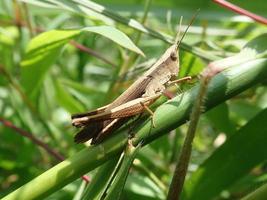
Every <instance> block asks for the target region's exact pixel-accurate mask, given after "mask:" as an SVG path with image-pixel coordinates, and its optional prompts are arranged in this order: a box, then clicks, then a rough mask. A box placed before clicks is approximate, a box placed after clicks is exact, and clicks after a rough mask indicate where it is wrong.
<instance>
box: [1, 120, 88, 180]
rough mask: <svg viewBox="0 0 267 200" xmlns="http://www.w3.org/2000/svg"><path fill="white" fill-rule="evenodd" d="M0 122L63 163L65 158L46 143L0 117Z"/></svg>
mask: <svg viewBox="0 0 267 200" xmlns="http://www.w3.org/2000/svg"><path fill="white" fill-rule="evenodd" d="M0 122H2V124H3V125H4V126H6V127H8V128H11V129H13V130H14V131H15V132H16V133H19V134H20V135H22V136H24V137H26V138H28V139H30V140H31V141H32V142H33V143H34V144H36V145H38V146H40V147H42V148H43V149H45V150H46V151H47V152H48V153H49V154H50V155H52V156H54V157H55V158H56V159H57V160H59V161H63V160H64V159H65V158H64V156H62V155H61V154H60V153H58V152H57V151H55V150H53V149H51V148H50V147H49V146H48V145H47V144H46V143H44V142H43V141H42V140H39V139H38V138H36V137H34V135H33V134H32V133H30V132H28V131H25V130H23V129H21V128H19V127H17V126H15V125H14V124H13V123H12V122H10V121H8V120H5V119H3V118H1V117H0ZM82 179H83V180H84V181H85V182H86V183H89V182H90V180H89V177H88V176H82Z"/></svg>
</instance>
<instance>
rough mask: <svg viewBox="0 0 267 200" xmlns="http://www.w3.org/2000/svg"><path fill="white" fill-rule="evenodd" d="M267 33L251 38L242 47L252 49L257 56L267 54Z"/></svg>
mask: <svg viewBox="0 0 267 200" xmlns="http://www.w3.org/2000/svg"><path fill="white" fill-rule="evenodd" d="M266 46H267V33H264V34H262V35H259V36H258V37H256V38H254V39H253V40H251V41H249V42H248V43H247V44H246V45H245V46H244V47H243V49H253V50H254V52H255V56H257V58H260V57H266V56H267V49H266Z"/></svg>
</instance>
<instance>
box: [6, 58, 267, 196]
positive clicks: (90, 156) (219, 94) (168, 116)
mask: <svg viewBox="0 0 267 200" xmlns="http://www.w3.org/2000/svg"><path fill="white" fill-rule="evenodd" d="M266 79H267V59H258V60H254V61H250V62H247V63H245V64H242V65H238V66H235V67H231V68H228V69H227V70H225V71H224V72H222V73H220V74H217V75H216V76H215V77H214V78H213V79H212V80H211V82H210V83H209V86H208V90H207V99H206V101H205V111H208V110H209V109H211V108H212V107H214V106H216V105H218V104H220V103H222V102H224V101H225V100H227V99H229V98H231V97H233V96H235V95H237V94H239V93H240V92H242V91H244V90H245V89H247V88H249V87H252V86H253V85H255V84H257V83H259V82H261V81H263V80H266ZM198 88H199V85H196V86H195V87H193V88H192V89H191V90H189V91H187V92H185V93H184V94H181V95H179V96H177V97H175V98H173V99H172V100H170V101H168V102H166V103H165V104H163V105H162V106H160V107H159V108H158V109H157V110H156V112H155V116H154V117H155V124H156V127H155V128H152V125H151V120H149V119H148V120H147V121H144V122H142V123H141V124H140V125H139V126H138V127H137V129H135V132H136V137H135V138H134V144H137V143H138V142H140V141H141V140H143V139H144V142H145V143H148V142H150V141H152V140H154V139H156V138H158V137H160V136H162V135H163V134H166V133H168V132H169V131H170V130H172V129H174V128H176V127H178V126H180V125H181V124H183V123H184V122H185V121H186V120H187V119H188V116H189V114H190V110H191V108H192V105H193V103H194V101H195V98H196V95H197V93H198ZM126 142H127V134H125V132H123V131H119V132H118V133H117V134H114V136H113V137H111V138H110V139H108V140H106V141H105V142H104V143H103V144H101V145H97V146H92V147H88V148H86V149H84V150H82V151H80V152H78V153H77V154H75V155H74V156H73V157H71V158H69V159H67V160H65V161H63V162H61V163H59V164H58V165H56V166H55V167H53V168H51V169H49V170H47V171H46V172H44V173H43V174H41V175H40V176H38V177H36V178H35V179H33V180H32V181H30V182H29V183H27V184H25V185H23V186H22V187H20V188H19V189H17V190H15V191H14V192H12V193H10V194H9V195H8V196H6V197H4V198H3V200H15V199H18V198H19V199H40V198H42V197H46V196H48V195H50V194H52V193H53V192H55V191H57V190H58V189H59V188H62V187H63V186H65V185H67V184H68V183H70V182H72V181H74V180H75V179H77V178H79V177H80V176H81V175H83V174H85V173H87V172H89V171H91V170H93V169H95V168H96V167H98V166H99V165H101V164H103V163H104V162H105V161H107V160H109V159H113V157H114V156H115V155H117V154H119V153H120V152H121V151H122V150H123V148H124V146H125V144H126Z"/></svg>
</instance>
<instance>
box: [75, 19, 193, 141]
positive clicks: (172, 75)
mask: <svg viewBox="0 0 267 200" xmlns="http://www.w3.org/2000/svg"><path fill="white" fill-rule="evenodd" d="M194 18H195V16H194V17H193V18H192V20H191V22H190V24H189V25H188V26H187V28H186V30H185V32H184V34H183V35H182V37H181V39H180V40H179V32H178V34H177V36H176V39H175V42H174V44H173V45H171V46H170V47H169V48H168V49H167V50H166V51H165V53H164V54H163V55H162V56H161V57H160V59H159V60H158V61H157V62H156V63H155V64H153V65H152V67H151V68H150V69H149V70H148V71H147V72H145V73H144V74H143V75H142V76H141V77H140V78H138V79H137V81H135V82H134V83H133V84H132V85H131V86H130V87H129V88H128V89H127V90H126V91H125V92H123V93H122V94H121V95H120V96H119V97H118V98H117V99H115V100H114V101H113V102H112V103H111V104H109V105H106V106H104V107H101V108H98V109H97V110H94V111H91V112H87V113H79V114H74V115H72V125H73V126H75V127H79V128H81V127H82V128H83V129H82V130H81V131H80V132H78V133H77V134H76V135H75V137H74V141H75V142H77V143H81V142H86V141H87V140H89V139H92V142H91V143H92V144H96V143H100V142H101V141H102V140H103V139H104V138H105V137H106V136H107V135H108V134H109V133H110V132H112V131H113V130H115V129H117V128H119V127H120V126H121V125H122V124H123V123H124V122H126V121H127V120H128V119H129V118H130V117H131V116H134V115H137V114H140V113H142V112H144V111H145V110H147V111H148V112H149V113H151V114H152V124H153V125H154V121H153V112H152V111H151V110H150V109H149V108H148V106H149V105H151V104H152V103H153V102H154V101H155V100H156V99H157V98H158V97H160V95H161V94H162V92H163V91H164V90H165V89H166V86H168V85H169V84H171V83H174V82H179V81H181V80H176V81H172V80H174V79H176V76H177V74H178V72H179V57H178V53H179V52H178V51H179V45H180V43H181V41H182V39H183V37H184V36H185V34H186V32H187V30H188V29H189V27H190V26H191V24H192V23H193V21H194ZM187 79H190V77H185V78H183V79H182V80H187Z"/></svg>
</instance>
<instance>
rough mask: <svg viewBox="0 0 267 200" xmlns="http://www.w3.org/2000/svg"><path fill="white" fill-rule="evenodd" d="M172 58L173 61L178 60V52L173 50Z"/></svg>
mask: <svg viewBox="0 0 267 200" xmlns="http://www.w3.org/2000/svg"><path fill="white" fill-rule="evenodd" d="M171 59H172V60H173V61H176V60H177V55H176V52H171Z"/></svg>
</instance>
